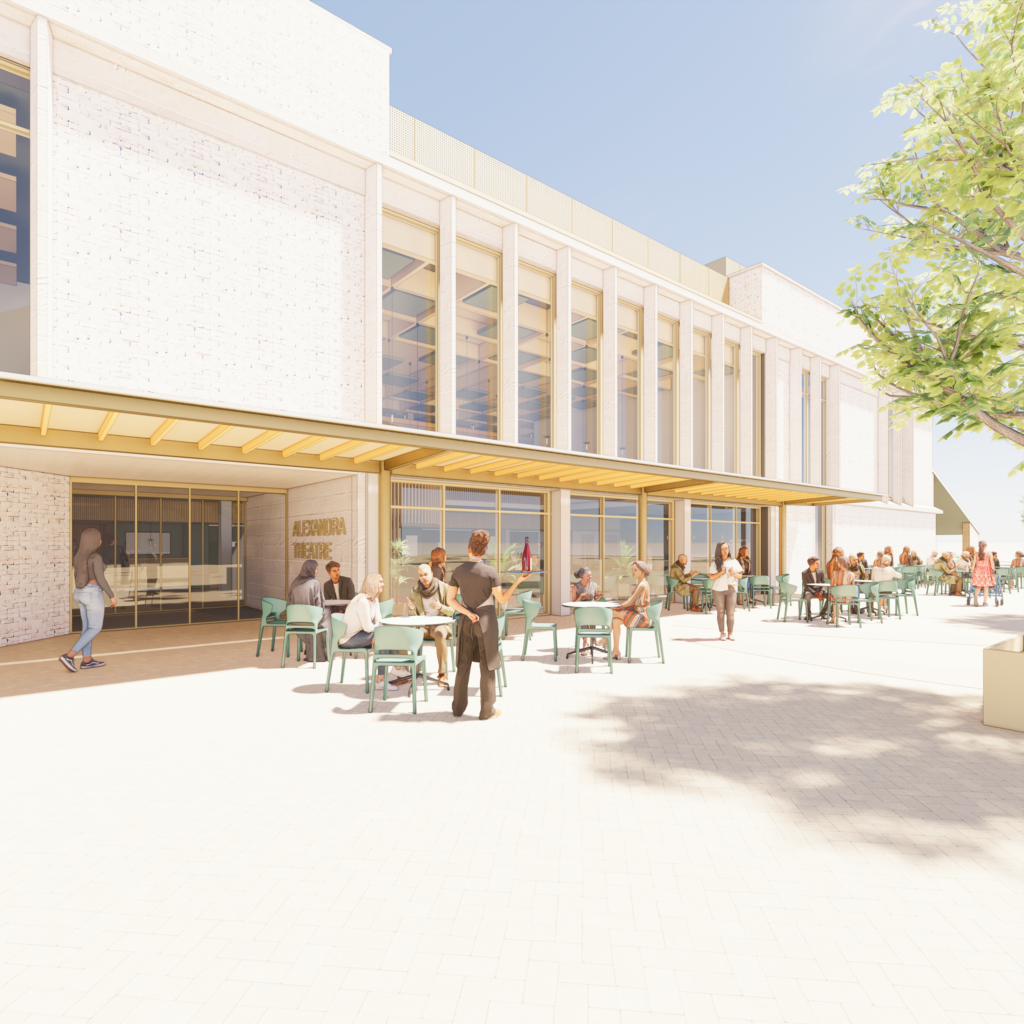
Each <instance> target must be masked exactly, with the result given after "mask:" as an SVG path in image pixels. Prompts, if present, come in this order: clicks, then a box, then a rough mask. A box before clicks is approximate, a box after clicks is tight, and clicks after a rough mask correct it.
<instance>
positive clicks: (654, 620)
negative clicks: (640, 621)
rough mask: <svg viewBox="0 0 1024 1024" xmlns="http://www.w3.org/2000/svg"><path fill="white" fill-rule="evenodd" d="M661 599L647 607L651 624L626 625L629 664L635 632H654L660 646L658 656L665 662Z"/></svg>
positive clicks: (627, 661)
mask: <svg viewBox="0 0 1024 1024" xmlns="http://www.w3.org/2000/svg"><path fill="white" fill-rule="evenodd" d="M663 607H664V606H663V604H662V602H661V600H660V599H659V600H657V601H652V602H651V603H650V605H648V608H647V617H648V618H649V619H650V620H651V624H650V625H649V626H627V627H626V663H627V664H629V662H630V660H631V658H632V651H633V634H634V633H653V634H654V642H655V644H656V645H657V648H658V657H659V658H661V663H662V665H664V664H665V647H664V644H663V643H662V640H661V610H662V608H663Z"/></svg>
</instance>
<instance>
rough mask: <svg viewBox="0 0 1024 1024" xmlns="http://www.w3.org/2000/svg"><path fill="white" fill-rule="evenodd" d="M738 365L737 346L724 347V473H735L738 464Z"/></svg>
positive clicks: (738, 352) (738, 351) (738, 353)
mask: <svg viewBox="0 0 1024 1024" xmlns="http://www.w3.org/2000/svg"><path fill="white" fill-rule="evenodd" d="M739 365H740V350H739V346H738V345H726V346H725V383H724V385H723V388H722V392H723V394H722V401H723V403H724V405H725V409H724V413H723V418H724V421H725V422H724V427H725V464H724V467H723V468H724V469H725V471H726V473H735V472H736V471H737V469H738V463H739V433H740V431H739V422H738V420H739V386H738V382H739V372H738V371H739Z"/></svg>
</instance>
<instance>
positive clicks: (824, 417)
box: [821, 377, 828, 484]
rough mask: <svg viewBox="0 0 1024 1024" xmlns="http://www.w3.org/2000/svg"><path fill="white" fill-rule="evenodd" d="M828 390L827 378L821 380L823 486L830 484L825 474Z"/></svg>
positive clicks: (826, 462) (826, 461)
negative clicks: (826, 385)
mask: <svg viewBox="0 0 1024 1024" xmlns="http://www.w3.org/2000/svg"><path fill="white" fill-rule="evenodd" d="M827 403H828V389H827V388H826V387H825V378H824V377H822V379H821V482H822V483H823V484H827V483H828V479H827V476H828V474H827V473H826V472H825V466H826V465H827V464H828V459H827V458H826V457H825V453H826V451H827V448H826V445H825V442H826V441H827V440H828V415H827V413H828V405H827Z"/></svg>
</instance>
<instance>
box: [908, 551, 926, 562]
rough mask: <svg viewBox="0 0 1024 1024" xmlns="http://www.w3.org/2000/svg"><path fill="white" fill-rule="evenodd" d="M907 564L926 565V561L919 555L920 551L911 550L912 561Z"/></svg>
mask: <svg viewBox="0 0 1024 1024" xmlns="http://www.w3.org/2000/svg"><path fill="white" fill-rule="evenodd" d="M907 564H908V565H924V562H922V561H921V558H920V556H919V555H918V553H917V552H916V551H911V552H910V561H909V562H908V563H907Z"/></svg>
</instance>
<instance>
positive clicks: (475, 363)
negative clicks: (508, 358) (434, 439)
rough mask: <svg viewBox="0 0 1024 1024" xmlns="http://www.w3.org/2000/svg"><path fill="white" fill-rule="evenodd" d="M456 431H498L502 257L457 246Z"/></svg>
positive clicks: (487, 434) (483, 434)
mask: <svg viewBox="0 0 1024 1024" xmlns="http://www.w3.org/2000/svg"><path fill="white" fill-rule="evenodd" d="M455 264H456V274H455V299H456V304H455V431H456V433H458V434H466V435H468V436H470V437H490V438H496V437H497V436H498V340H499V334H500V331H501V322H500V321H501V293H500V286H499V282H500V280H501V257H499V256H497V255H495V254H494V253H489V252H484V251H483V250H482V249H477V248H476V246H473V245H467V244H466V243H465V242H458V243H456V246H455Z"/></svg>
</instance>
